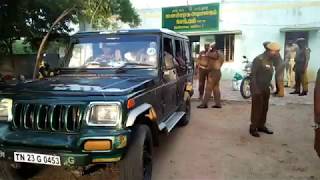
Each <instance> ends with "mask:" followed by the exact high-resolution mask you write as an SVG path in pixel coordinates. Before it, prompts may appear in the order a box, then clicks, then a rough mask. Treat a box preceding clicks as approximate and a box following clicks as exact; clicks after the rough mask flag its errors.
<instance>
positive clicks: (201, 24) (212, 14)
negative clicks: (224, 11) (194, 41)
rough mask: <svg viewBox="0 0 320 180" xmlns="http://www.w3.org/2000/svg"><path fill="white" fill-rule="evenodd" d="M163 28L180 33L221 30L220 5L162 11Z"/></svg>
mask: <svg viewBox="0 0 320 180" xmlns="http://www.w3.org/2000/svg"><path fill="white" fill-rule="evenodd" d="M162 27H163V28H168V29H171V30H174V31H179V32H192V31H212V30H218V29H219V3H211V4H201V5H193V6H179V7H168V8H163V9H162Z"/></svg>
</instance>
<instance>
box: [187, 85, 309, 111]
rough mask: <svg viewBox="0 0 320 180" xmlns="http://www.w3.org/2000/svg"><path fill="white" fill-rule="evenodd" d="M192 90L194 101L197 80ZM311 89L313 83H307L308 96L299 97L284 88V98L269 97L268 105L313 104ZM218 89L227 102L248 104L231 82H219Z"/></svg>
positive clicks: (197, 93)
mask: <svg viewBox="0 0 320 180" xmlns="http://www.w3.org/2000/svg"><path fill="white" fill-rule="evenodd" d="M193 85H194V87H193V88H194V90H195V94H194V96H193V98H194V99H197V98H198V97H199V92H198V80H197V79H195V80H194V83H193ZM313 88H314V83H309V94H308V96H303V97H299V96H297V95H291V94H289V93H290V92H292V91H293V89H291V88H285V97H283V98H276V97H271V99H270V104H277V105H284V104H313ZM220 89H221V98H222V99H223V100H227V101H241V102H244V101H245V102H250V99H249V100H245V99H243V98H242V96H241V95H240V91H234V90H233V89H232V82H231V81H221V82H220Z"/></svg>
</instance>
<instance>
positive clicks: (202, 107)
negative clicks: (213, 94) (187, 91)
mask: <svg viewBox="0 0 320 180" xmlns="http://www.w3.org/2000/svg"><path fill="white" fill-rule="evenodd" d="M197 108H199V109H207V108H208V106H207V105H203V104H201V105H199V106H197Z"/></svg>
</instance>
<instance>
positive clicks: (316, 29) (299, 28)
mask: <svg viewBox="0 0 320 180" xmlns="http://www.w3.org/2000/svg"><path fill="white" fill-rule="evenodd" d="M319 30H320V27H315V26H314V27H297V26H291V27H284V28H281V29H280V32H298V31H319Z"/></svg>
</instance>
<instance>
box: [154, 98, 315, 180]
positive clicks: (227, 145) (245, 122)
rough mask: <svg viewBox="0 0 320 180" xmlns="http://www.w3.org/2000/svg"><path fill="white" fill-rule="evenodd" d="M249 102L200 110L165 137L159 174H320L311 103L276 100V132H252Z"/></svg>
mask: <svg viewBox="0 0 320 180" xmlns="http://www.w3.org/2000/svg"><path fill="white" fill-rule="evenodd" d="M249 112H250V104H248V103H232V104H229V103H227V104H225V106H224V108H223V109H222V110H214V109H208V110H198V109H195V103H194V105H193V114H192V122H191V123H190V124H189V126H187V127H185V128H178V129H176V130H175V132H174V133H173V134H171V135H169V136H167V137H164V138H163V145H162V146H161V147H160V148H158V149H157V150H156V158H155V164H154V166H155V167H154V179H155V180H164V179H166V180H170V179H172V180H180V179H181V180H182V179H184V180H185V179H188V180H189V179H190V180H191V179H195V180H209V179H210V180H211V179H217V180H220V179H222V180H229V179H231V180H233V179H240V180H242V179H248V180H251V179H252V180H256V179H262V180H269V179H279V180H285V179H297V180H298V179H299V180H300V179H310V180H311V179H320V171H319V167H320V159H318V158H317V156H316V154H315V152H314V151H313V145H312V143H313V130H312V128H311V125H312V106H310V105H286V106H276V105H272V106H271V108H270V113H269V118H268V121H269V123H270V124H271V125H272V128H273V129H274V130H275V135H262V137H261V138H254V137H251V136H249V134H248V126H249Z"/></svg>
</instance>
